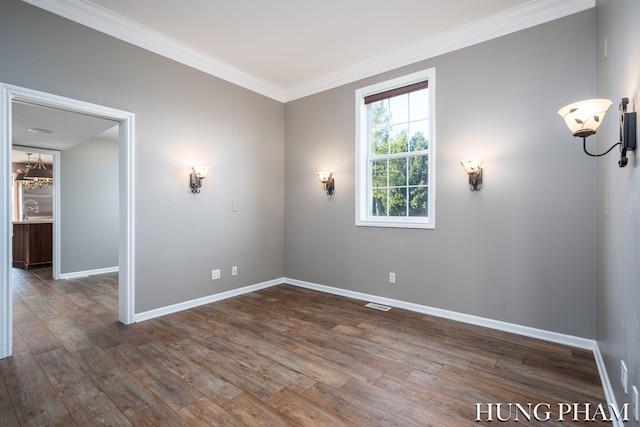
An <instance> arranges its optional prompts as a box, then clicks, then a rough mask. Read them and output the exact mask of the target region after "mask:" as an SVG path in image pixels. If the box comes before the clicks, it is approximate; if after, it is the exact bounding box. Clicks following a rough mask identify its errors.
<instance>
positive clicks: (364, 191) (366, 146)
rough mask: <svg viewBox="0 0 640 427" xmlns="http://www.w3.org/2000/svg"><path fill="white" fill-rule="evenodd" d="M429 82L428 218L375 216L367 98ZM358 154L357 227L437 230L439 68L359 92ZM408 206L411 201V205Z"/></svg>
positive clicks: (357, 106)
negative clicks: (372, 199)
mask: <svg viewBox="0 0 640 427" xmlns="http://www.w3.org/2000/svg"><path fill="white" fill-rule="evenodd" d="M425 80H426V81H428V82H429V89H428V90H429V117H428V118H429V135H428V137H429V139H428V140H429V150H428V153H429V154H428V156H429V186H428V191H429V193H428V197H427V198H428V202H427V205H428V209H429V212H428V213H429V216H428V217H410V216H403V217H393V216H388V217H387V216H385V217H383V216H380V217H376V216H373V215H371V197H370V195H371V194H372V189H371V186H370V185H369V184H370V182H371V179H370V175H371V168H370V167H369V160H370V153H369V151H370V141H369V132H370V129H369V118H368V113H367V111H368V110H367V105H365V103H364V99H365V97H366V96H369V95H373V94H377V93H381V92H385V91H388V90H391V89H395V88H398V87H402V86H406V85H410V84H413V83H418V82H423V81H425ZM355 118H356V121H355V124H356V126H355V130H356V135H355V143H356V147H355V153H356V164H355V170H356V174H355V177H356V197H355V202H356V209H355V213H356V218H355V224H356V226H359V227H398V228H419V229H435V228H436V167H437V165H436V163H437V162H436V146H437V143H436V69H435V67H432V68H428V69H426V70H422V71H418V72H414V73H411V74H407V75H404V76H401V77H397V78H394V79H391V80H386V81H382V82H379V83H375V84H372V85H369V86H366V87H363V88H359V89H357V90H356V91H355ZM407 203H408V201H407Z"/></svg>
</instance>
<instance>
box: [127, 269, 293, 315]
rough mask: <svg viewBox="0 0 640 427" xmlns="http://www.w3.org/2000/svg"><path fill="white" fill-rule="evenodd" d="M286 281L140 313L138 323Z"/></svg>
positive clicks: (261, 284) (252, 286)
mask: <svg viewBox="0 0 640 427" xmlns="http://www.w3.org/2000/svg"><path fill="white" fill-rule="evenodd" d="M284 281H285V278H284V277H281V278H279V279H273V280H269V281H267V282H262V283H257V284H255V285H249V286H245V287H243V288H238V289H233V290H230V291H226V292H221V293H219V294H214V295H209V296H206V297H202V298H197V299H193V300H190V301H185V302H180V303H177V304H173V305H168V306H166V307H161V308H156V309H153V310H149V311H145V312H142V313H138V314H136V316H135V321H136V322H143V321H145V320H150V319H155V318H156V317H161V316H166V315H167V314H172V313H177V312H179V311H183V310H189V309H191V308H196V307H200V306H201V305H205V304H210V303H212V302H216V301H222V300H224V299H227V298H232V297H236V296H238V295H243V294H247V293H249V292H254V291H258V290H260V289H265V288H270V287H272V286H276V285H281V284H283V283H284Z"/></svg>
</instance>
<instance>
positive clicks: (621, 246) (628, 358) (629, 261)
mask: <svg viewBox="0 0 640 427" xmlns="http://www.w3.org/2000/svg"><path fill="white" fill-rule="evenodd" d="M597 11H598V15H597V19H598V35H597V46H598V96H599V97H603V98H608V99H611V100H613V101H614V105H613V106H612V107H611V110H610V112H609V116H607V117H605V120H604V122H603V124H602V126H601V128H600V130H599V131H598V142H599V144H600V148H601V149H604V148H605V147H606V148H608V147H609V146H611V145H612V144H613V143H614V142H616V141H617V140H618V117H617V114H618V112H617V105H618V102H620V99H621V98H622V97H627V98H629V99H630V100H631V105H630V107H631V110H632V111H635V110H637V106H638V96H639V95H640V26H639V25H638V22H639V20H640V3H639V2H638V1H637V0H615V1H613V0H600V1H599V2H598V7H597ZM605 38H606V39H607V45H608V56H607V59H606V60H605V59H604V43H605V42H604V40H605ZM617 153H618V151H617V150H614V151H613V153H612V154H610V155H608V156H607V157H605V158H603V159H601V160H599V161H598V208H597V213H598V326H597V332H598V344H599V347H600V351H601V352H602V355H603V358H604V361H605V364H606V367H607V373H608V375H609V378H610V381H611V384H612V386H613V390H614V392H615V395H616V400H617V403H618V405H619V406H621V405H622V404H624V403H625V402H631V391H630V390H631V385H635V386H636V387H640V255H639V254H640V168H639V160H638V154H640V153H639V151H638V150H636V152H635V153H632V154H631V155H630V156H629V165H628V166H627V167H626V168H624V169H621V168H619V167H618V165H617V156H616V154H617ZM605 200H606V201H607V202H606V204H607V207H606V209H607V211H608V214H607V215H606V216H605V215H604V212H605ZM620 360H624V361H625V362H626V365H627V368H628V370H629V394H628V395H625V394H624V393H623V391H622V387H621V386H620ZM629 412H631V409H629ZM630 425H634V426H637V425H640V424H638V423H637V422H632V423H630Z"/></svg>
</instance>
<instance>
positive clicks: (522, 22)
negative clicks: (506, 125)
mask: <svg viewBox="0 0 640 427" xmlns="http://www.w3.org/2000/svg"><path fill="white" fill-rule="evenodd" d="M595 6H596V0H568V1H565V0H535V1H530V2H527V3H524V4H522V5H520V6H516V7H513V8H511V9H508V10H506V11H504V12H501V13H498V14H495V15H492V16H489V17H487V18H484V19H480V20H477V21H474V22H472V23H470V24H466V25H462V26H460V27H457V28H453V29H451V30H449V31H445V32H442V33H440V34H436V35H434V36H432V37H429V38H427V39H425V40H422V41H421V42H419V43H416V44H413V45H411V46H407V47H405V48H403V49H397V50H394V51H393V52H389V53H386V54H383V55H380V56H378V57H375V58H371V59H369V60H367V61H364V62H360V63H358V64H354V65H352V66H350V67H347V68H344V69H342V70H339V71H337V72H335V73H332V74H328V75H325V76H322V77H321V78H318V79H315V80H311V81H307V82H304V83H302V84H300V85H298V86H295V87H290V88H287V91H286V92H285V96H284V99H285V102H289V101H294V100H296V99H299V98H303V97H305V96H309V95H313V94H315V93H319V92H323V91H325V90H329V89H333V88H335V87H338V86H342V85H345V84H348V83H351V82H355V81H358V80H361V79H364V78H367V77H371V76H375V75H377V74H381V73H384V72H387V71H391V70H395V69H398V68H400V67H404V66H406V65H410V64H414V63H416V62H419V61H424V60H427V59H429V58H434V57H436V56H439V55H443V54H445V53H449V52H453V51H456V50H459V49H463V48H465V47H469V46H473V45H475V44H478V43H482V42H485V41H488V40H491V39H495V38H498V37H501V36H504V35H507V34H511V33H515V32H517V31H521V30H524V29H527V28H530V27H534V26H536V25H540V24H544V23H545V22H549V21H553V20H555V19H560V18H563V17H565V16H568V15H572V14H574V13H578V12H582V11H584V10H587V9H591V8H593V7H595Z"/></svg>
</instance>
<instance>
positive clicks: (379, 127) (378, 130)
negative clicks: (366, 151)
mask: <svg viewBox="0 0 640 427" xmlns="http://www.w3.org/2000/svg"><path fill="white" fill-rule="evenodd" d="M388 104H389V100H382V101H378V102H375V103H373V104H371V105H369V107H368V111H369V115H370V119H371V121H370V129H371V153H372V154H374V155H384V154H389V132H390V129H391V125H390V122H389V108H388Z"/></svg>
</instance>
